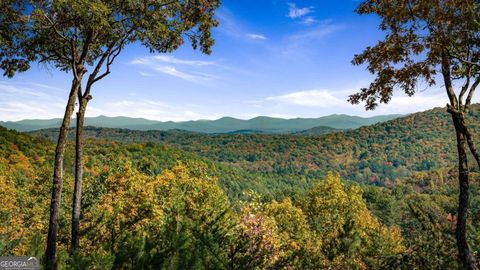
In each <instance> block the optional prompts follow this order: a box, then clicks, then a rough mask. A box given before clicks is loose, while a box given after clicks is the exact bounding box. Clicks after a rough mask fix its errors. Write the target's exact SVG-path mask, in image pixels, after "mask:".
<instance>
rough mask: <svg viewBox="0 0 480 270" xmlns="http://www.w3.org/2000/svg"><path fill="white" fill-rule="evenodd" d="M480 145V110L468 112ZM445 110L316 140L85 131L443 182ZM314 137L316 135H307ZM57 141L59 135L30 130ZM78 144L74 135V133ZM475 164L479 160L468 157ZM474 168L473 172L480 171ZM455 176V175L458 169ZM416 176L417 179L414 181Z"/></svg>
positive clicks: (309, 169) (448, 130) (214, 154)
mask: <svg viewBox="0 0 480 270" xmlns="http://www.w3.org/2000/svg"><path fill="white" fill-rule="evenodd" d="M468 119H469V120H468V121H469V126H470V127H471V131H472V133H473V137H474V141H475V143H476V145H479V143H480V141H479V136H478V134H480V105H478V104H474V105H473V106H472V107H471V110H470V112H469V118H468ZM451 121H452V120H451V117H450V115H449V114H448V113H447V112H446V109H445V108H436V109H432V110H428V111H425V112H420V113H414V114H411V115H408V116H406V117H401V118H396V119H394V120H391V121H386V122H382V123H378V124H375V125H370V126H365V127H361V128H358V129H354V130H343V131H341V132H327V133H326V134H320V135H319V134H316V133H315V132H316V131H321V130H322V128H313V129H311V130H308V131H305V133H307V134H304V135H303V136H302V135H301V133H295V134H293V135H291V134H248V132H244V133H246V134H204V133H195V132H186V131H179V130H176V131H139V130H127V129H109V128H94V127H87V128H86V129H85V137H87V138H100V139H107V140H116V141H125V142H146V141H152V142H158V143H163V144H166V145H170V146H174V147H178V148H180V149H182V150H184V151H187V152H191V153H195V154H198V155H200V156H203V157H204V158H208V159H210V160H213V161H215V162H220V163H222V164H228V165H232V166H234V167H238V168H242V169H244V170H246V171H250V172H255V173H257V172H261V173H276V174H278V175H290V174H295V175H308V176H309V177H312V178H318V177H321V176H322V174H325V173H326V172H328V171H332V172H336V173H340V175H341V176H342V177H343V178H344V179H349V180H354V181H357V182H366V183H374V184H378V185H383V184H384V183H388V182H393V181H396V180H397V179H411V178H412V177H417V178H418V177H421V176H422V173H425V172H429V171H432V172H433V171H434V172H435V175H438V178H439V179H440V180H439V181H440V182H441V181H443V180H441V179H446V178H448V175H449V174H450V171H449V170H450V169H452V168H455V166H456V164H457V163H456V143H455V133H454V128H453V126H452V123H451ZM310 132H312V134H308V133H310ZM32 133H34V134H36V135H39V136H41V137H46V138H50V139H51V140H53V141H55V139H56V138H57V134H58V130H57V129H49V130H41V131H36V132H32ZM70 138H71V139H73V138H74V133H73V132H71V133H70ZM469 160H470V161H471V162H473V161H474V159H473V157H471V156H469ZM476 168H477V167H476V166H475V164H473V163H472V169H473V170H475V171H477V172H478V169H476ZM452 171H453V172H454V171H455V170H452ZM417 173H418V175H416V174H417Z"/></svg>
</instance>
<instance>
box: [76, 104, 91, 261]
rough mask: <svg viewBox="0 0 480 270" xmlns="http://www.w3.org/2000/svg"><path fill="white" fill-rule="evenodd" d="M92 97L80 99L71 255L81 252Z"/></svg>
mask: <svg viewBox="0 0 480 270" xmlns="http://www.w3.org/2000/svg"><path fill="white" fill-rule="evenodd" d="M90 98H91V97H90V96H87V97H82V96H81V95H80V98H79V108H78V112H77V127H76V134H75V187H74V191H73V203H72V246H71V254H75V253H76V252H77V251H78V250H79V245H80V214H81V209H82V184H83V161H82V156H83V141H82V136H83V124H84V120H85V111H86V109H87V103H88V101H89V100H90Z"/></svg>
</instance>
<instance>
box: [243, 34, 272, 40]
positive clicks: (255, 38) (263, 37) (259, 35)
mask: <svg viewBox="0 0 480 270" xmlns="http://www.w3.org/2000/svg"><path fill="white" fill-rule="evenodd" d="M246 36H247V37H248V38H250V39H253V40H267V37H266V36H264V35H262V34H246Z"/></svg>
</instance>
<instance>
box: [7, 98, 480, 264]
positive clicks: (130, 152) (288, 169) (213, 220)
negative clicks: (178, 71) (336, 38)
mask: <svg viewBox="0 0 480 270" xmlns="http://www.w3.org/2000/svg"><path fill="white" fill-rule="evenodd" d="M478 109H479V107H478V106H475V107H474V110H473V111H472V116H473V118H475V119H476V120H477V122H475V127H476V128H478V126H477V125H478V119H480V118H479V110H478ZM473 118H472V119H473ZM448 121H449V119H448V115H447V114H446V113H445V112H444V110H443V109H435V110H431V111H428V112H425V113H419V114H413V115H411V116H408V117H406V118H401V119H397V120H393V121H389V122H387V123H383V124H377V125H374V126H370V127H364V128H361V129H358V130H353V131H348V132H339V133H333V134H328V135H322V136H298V135H289V136H287V135H283V136H280V135H236V134H234V135H205V134H200V133H191V132H185V131H171V132H158V131H149V132H140V131H131V130H118V129H97V128H87V129H86V134H87V135H88V137H90V138H89V139H88V140H87V143H86V149H85V150H86V153H85V157H86V160H85V179H86V180H85V191H84V199H83V205H84V209H83V214H82V231H83V235H84V237H83V239H84V240H82V243H81V245H82V246H83V247H84V249H83V252H82V254H81V255H80V257H78V258H74V260H75V263H76V264H77V265H83V266H84V267H88V266H92V265H96V266H97V267H105V268H111V267H113V268H119V267H133V265H139V264H140V265H152V264H155V265H160V266H162V267H165V268H166V267H167V266H168V265H170V266H172V265H174V267H175V268H192V267H193V268H195V267H206V268H210V269H211V268H214V269H225V268H227V269H238V267H241V266H242V267H245V265H248V266H249V267H250V268H255V267H260V268H289V267H294V268H297V269H318V268H325V267H330V268H332V267H333V268H337V269H345V268H351V267H356V268H359V269H368V268H400V267H412V268H425V267H428V268H431V267H432V266H434V267H436V268H449V269H452V268H455V267H456V266H457V264H456V256H455V245H454V239H453V237H452V235H453V231H452V230H453V228H454V222H455V208H456V207H455V200H456V190H457V188H456V182H455V180H454V177H452V176H450V173H449V171H450V170H451V169H452V168H454V166H455V164H454V153H452V154H451V155H450V154H448V153H449V151H454V150H453V149H454V145H452V142H450V141H451V137H449V136H451V131H450V130H449V128H448V127H449V126H448ZM431 123H435V125H432V124H431ZM476 130H478V129H476ZM39 135H41V136H46V137H51V136H55V132H53V131H49V130H44V131H41V132H36V133H35V136H31V135H26V134H22V133H18V132H15V131H8V130H6V129H4V128H0V150H1V151H2V153H1V155H0V156H1V157H3V158H2V159H0V170H1V172H2V173H1V174H0V175H2V177H0V180H1V183H0V184H1V185H2V190H5V192H8V193H9V194H14V195H13V196H6V197H2V199H1V200H2V201H1V203H0V205H1V206H2V208H1V209H0V212H1V218H2V220H1V223H0V224H2V225H1V227H0V250H1V251H2V254H22V253H24V252H27V251H28V253H29V254H32V255H33V254H35V255H39V256H40V255H41V254H42V252H43V243H44V241H45V239H44V237H45V235H46V229H47V220H48V219H47V217H48V200H49V198H50V186H51V182H50V181H49V180H50V177H51V170H52V164H53V163H52V158H53V149H54V143H53V142H52V141H50V140H46V139H44V138H40V137H41V136H40V137H39ZM92 137H95V138H92ZM133 141H136V142H133ZM72 147H73V145H72V144H70V145H69V148H68V150H67V157H66V164H67V172H66V182H67V183H66V185H65V193H64V197H63V198H64V199H63V201H62V209H63V210H62V214H61V224H63V225H62V226H61V228H62V229H61V230H60V250H61V255H60V262H61V264H63V265H68V264H70V263H71V262H69V260H72V258H69V257H68V255H67V248H68V245H69V242H68V235H69V228H70V226H69V218H70V216H69V214H70V211H71V203H70V200H69V198H71V194H72V189H73V187H72V185H73V183H72V181H73V180H72V178H73V149H72ZM179 148H180V149H182V150H180V149H179ZM441 153H447V154H446V155H441ZM357 159H358V160H357ZM375 165H377V166H378V169H373V168H376V167H375ZM361 166H365V167H364V168H362V167H361ZM442 166H443V167H442ZM269 168H270V169H269ZM367 168H372V169H371V171H370V172H369V171H368V169H367ZM265 171H266V172H265ZM329 171H331V172H332V173H329ZM399 172H404V173H403V174H399ZM367 173H369V174H368V177H367V175H366V174H367ZM336 174H340V175H341V177H340V175H338V176H337V175H336ZM341 178H342V180H343V181H341V180H340V179H341ZM353 181H357V182H361V183H363V184H362V185H358V184H355V183H354V182H353ZM371 184H375V185H371ZM376 185H385V186H386V187H376ZM477 188H478V186H477V183H472V189H473V191H474V192H475V190H477ZM472 194H477V193H476V192H475V193H472ZM476 202H480V197H478V196H475V197H474V198H473V203H472V210H471V213H472V216H473V217H478V214H477V213H480V209H479V208H478V205H479V204H478V203H476ZM478 222H479V220H478V219H477V218H474V219H473V220H472V221H471V227H470V230H471V232H470V233H469V234H470V235H471V236H472V240H471V241H472V243H473V245H474V248H477V247H480V240H479V239H480V236H479V234H478V233H477V232H478V229H477V228H478ZM12 228H13V229H12ZM432 254H436V255H432Z"/></svg>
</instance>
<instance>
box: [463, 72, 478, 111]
mask: <svg viewBox="0 0 480 270" xmlns="http://www.w3.org/2000/svg"><path fill="white" fill-rule="evenodd" d="M479 84H480V75H479V76H477V78H476V79H475V82H474V83H473V84H472V86H471V87H470V91H469V92H468V96H467V100H466V101H465V108H466V109H467V108H468V107H469V106H470V104H471V102H472V98H473V94H474V93H475V90H476V89H477V87H478V85H479Z"/></svg>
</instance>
